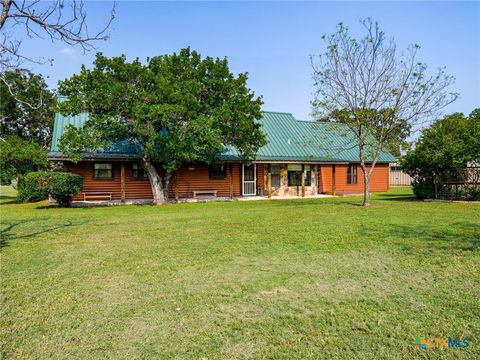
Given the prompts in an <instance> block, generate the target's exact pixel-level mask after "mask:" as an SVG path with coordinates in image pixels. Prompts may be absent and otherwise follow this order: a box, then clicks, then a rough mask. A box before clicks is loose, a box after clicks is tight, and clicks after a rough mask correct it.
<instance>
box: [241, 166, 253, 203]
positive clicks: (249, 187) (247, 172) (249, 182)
mask: <svg viewBox="0 0 480 360" xmlns="http://www.w3.org/2000/svg"><path fill="white" fill-rule="evenodd" d="M242 179H243V181H242V195H243V196H247V195H256V194H257V192H256V186H257V166H256V165H255V164H250V165H247V164H242Z"/></svg>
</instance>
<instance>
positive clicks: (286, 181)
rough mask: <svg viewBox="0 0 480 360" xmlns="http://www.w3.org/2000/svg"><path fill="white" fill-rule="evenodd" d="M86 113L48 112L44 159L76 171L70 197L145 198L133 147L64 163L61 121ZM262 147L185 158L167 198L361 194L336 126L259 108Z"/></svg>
mask: <svg viewBox="0 0 480 360" xmlns="http://www.w3.org/2000/svg"><path fill="white" fill-rule="evenodd" d="M87 119H88V114H85V113H84V114H79V115H76V116H62V115H60V114H57V115H56V116H55V127H54V132H53V141H52V147H51V151H50V153H49V159H50V160H52V161H60V162H62V163H63V164H64V165H65V167H66V168H67V170H68V171H71V172H74V173H77V174H79V175H81V176H82V177H83V179H84V190H83V192H82V193H80V194H78V195H76V196H75V197H74V200H77V201H86V200H92V199H103V200H121V201H133V200H142V199H143V200H145V199H152V192H151V188H150V182H149V180H148V178H147V176H146V173H145V171H144V170H143V169H142V167H141V165H140V159H141V155H140V149H139V147H138V146H135V145H133V144H131V143H126V142H119V143H117V144H115V145H114V146H112V147H111V148H109V149H105V150H103V151H98V152H95V153H86V154H85V156H84V159H83V160H82V161H80V162H78V163H73V162H71V161H69V159H68V158H66V157H65V156H64V155H63V154H62V153H61V152H59V149H58V143H59V138H60V137H61V135H62V134H63V132H64V130H65V128H66V126H67V125H70V124H72V125H74V126H77V127H79V126H82V124H83V123H84V122H85V121H86V120H87ZM259 121H260V122H261V124H262V128H263V131H264V132H265V133H266V135H267V140H268V144H267V145H265V146H264V147H262V148H261V149H260V150H259V152H258V154H257V156H256V158H255V160H253V161H251V162H245V161H243V160H242V158H241V157H240V156H239V154H238V153H237V152H236V151H235V149H232V148H227V149H225V151H224V153H222V154H219V160H220V164H219V165H212V166H209V165H207V164H203V163H190V164H184V165H182V166H181V168H180V169H179V171H177V173H176V174H175V175H174V176H172V178H171V181H170V186H169V196H170V197H172V198H191V197H195V196H200V195H207V194H208V195H214V196H219V197H231V198H233V197H239V196H256V195H264V196H267V195H268V196H307V195H316V194H355V193H361V192H363V176H362V169H361V167H360V165H359V157H358V145H356V141H355V139H354V138H353V136H352V134H351V133H349V132H348V131H346V128H345V127H344V126H342V125H341V124H335V123H317V122H311V121H299V120H296V119H295V118H294V117H293V115H292V114H290V113H280V112H264V113H263V118H262V119H260V120H259ZM395 160H396V159H395V158H394V157H393V156H392V155H391V154H389V153H387V152H385V153H382V154H381V156H380V159H379V161H378V163H377V165H376V166H375V169H374V172H373V174H372V178H371V185H370V187H371V191H373V192H374V191H386V190H388V188H389V163H392V162H395Z"/></svg>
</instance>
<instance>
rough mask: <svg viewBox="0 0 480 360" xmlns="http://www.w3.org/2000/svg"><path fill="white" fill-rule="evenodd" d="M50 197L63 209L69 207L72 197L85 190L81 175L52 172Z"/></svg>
mask: <svg viewBox="0 0 480 360" xmlns="http://www.w3.org/2000/svg"><path fill="white" fill-rule="evenodd" d="M51 174H52V175H51V183H50V195H51V196H52V197H53V198H54V199H55V200H57V202H58V205H59V206H61V207H69V206H70V203H71V202H72V196H73V195H76V194H78V193H79V192H80V191H82V188H83V178H82V177H81V176H80V175H77V174H72V173H64V172H52V173H51Z"/></svg>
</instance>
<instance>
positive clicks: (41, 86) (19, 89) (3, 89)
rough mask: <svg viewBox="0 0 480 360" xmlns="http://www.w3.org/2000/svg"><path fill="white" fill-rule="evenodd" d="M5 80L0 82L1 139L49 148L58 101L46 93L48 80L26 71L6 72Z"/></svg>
mask: <svg viewBox="0 0 480 360" xmlns="http://www.w3.org/2000/svg"><path fill="white" fill-rule="evenodd" d="M3 77H4V79H5V80H6V82H4V81H0V98H1V99H2V101H0V134H1V137H2V139H5V138H6V137H9V136H11V135H16V136H19V137H21V138H23V139H25V140H32V141H35V142H37V143H39V144H40V145H42V146H43V147H45V148H47V147H48V145H49V143H50V139H51V133H52V127H53V117H54V104H55V98H54V96H53V94H52V93H51V92H50V91H49V90H48V89H47V84H46V83H45V80H44V79H43V77H42V76H41V75H36V74H33V73H32V72H31V71H29V70H25V69H17V70H12V71H7V72H5V73H4V74H3ZM14 94H15V95H14ZM31 103H34V104H36V106H31V105H30V104H31Z"/></svg>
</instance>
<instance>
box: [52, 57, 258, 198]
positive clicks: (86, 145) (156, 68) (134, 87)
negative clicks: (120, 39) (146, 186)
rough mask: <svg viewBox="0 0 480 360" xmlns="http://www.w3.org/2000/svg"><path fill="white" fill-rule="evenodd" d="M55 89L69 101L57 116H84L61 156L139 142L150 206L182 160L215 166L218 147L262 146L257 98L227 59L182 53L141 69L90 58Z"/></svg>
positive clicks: (249, 153) (246, 151)
mask: <svg viewBox="0 0 480 360" xmlns="http://www.w3.org/2000/svg"><path fill="white" fill-rule="evenodd" d="M59 91H60V93H61V94H62V95H66V96H67V97H68V100H66V101H65V102H62V103H60V104H59V108H60V111H61V112H63V113H65V114H76V113H79V112H81V111H87V112H88V113H89V114H90V118H89V120H88V121H87V122H86V124H85V125H84V127H83V128H82V129H80V130H79V129H75V128H73V127H70V128H69V129H67V131H66V133H65V135H64V136H63V137H62V138H61V140H60V149H61V151H63V152H64V153H65V154H66V155H67V156H69V157H70V158H72V159H76V160H78V159H79V156H81V153H82V152H83V151H85V150H89V151H92V150H95V149H98V148H99V147H102V146H107V145H109V144H112V143H114V142H116V141H119V140H130V141H132V142H134V143H138V144H139V145H140V146H141V149H142V152H143V153H142V156H143V161H142V164H143V167H144V168H145V170H146V171H147V174H148V177H149V179H150V183H151V186H152V192H153V196H154V202H155V203H156V204H161V203H163V202H165V201H166V192H167V189H168V183H169V179H170V176H171V175H172V174H173V173H174V172H175V171H176V170H177V169H178V167H179V166H180V165H181V164H182V163H186V162H192V161H203V162H206V163H212V162H215V161H216V158H217V156H218V154H219V153H221V152H222V151H224V148H225V146H234V147H235V148H237V149H238V151H239V152H240V153H241V154H242V155H243V156H244V157H245V158H247V159H249V158H253V157H254V156H255V154H256V152H257V150H258V149H259V148H260V147H261V146H263V145H264V144H265V143H266V138H265V135H264V133H263V132H262V131H261V126H260V124H259V123H258V122H257V121H256V119H259V118H260V117H261V111H260V107H261V105H262V100H261V98H258V97H257V98H256V97H255V96H254V94H253V92H252V91H251V90H250V89H249V88H248V87H247V74H239V75H238V76H234V75H233V74H232V73H231V71H230V70H229V67H228V62H227V60H226V59H218V58H217V59H213V58H211V57H206V58H203V59H202V57H201V56H200V54H198V53H197V52H196V51H191V50H190V49H189V48H187V49H182V50H181V51H180V52H179V53H173V54H171V55H162V56H156V57H153V58H151V59H147V63H146V64H143V63H142V62H140V61H139V60H138V59H136V60H134V61H133V62H127V60H126V58H125V56H121V57H114V58H107V57H105V56H103V55H102V54H97V57H96V60H95V62H94V67H93V69H91V70H90V69H87V68H86V67H82V70H81V72H80V74H78V75H74V76H73V77H71V78H70V79H68V80H65V81H63V82H61V83H60V86H59ZM154 163H157V164H159V166H160V167H161V172H160V173H159V172H157V169H156V168H155V166H154ZM160 175H162V176H160Z"/></svg>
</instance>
